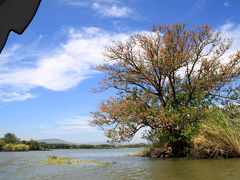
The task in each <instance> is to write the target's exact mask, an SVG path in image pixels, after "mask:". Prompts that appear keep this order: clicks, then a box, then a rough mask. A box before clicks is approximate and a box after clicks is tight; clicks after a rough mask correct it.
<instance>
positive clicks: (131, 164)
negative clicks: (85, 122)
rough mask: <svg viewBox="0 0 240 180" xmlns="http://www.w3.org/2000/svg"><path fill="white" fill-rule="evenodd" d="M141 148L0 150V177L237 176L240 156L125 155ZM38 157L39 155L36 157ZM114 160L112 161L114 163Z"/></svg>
mask: <svg viewBox="0 0 240 180" xmlns="http://www.w3.org/2000/svg"><path fill="white" fill-rule="evenodd" d="M139 150H140V149H90V150H54V151H46V152H45V151H37V152H0V180H5V179H6V180H8V179H11V180H12V179H17V180H21V179H23V180H25V179H41V180H42V179H49V180H50V179H51V180H52V179H56V180H59V179H83V180H85V179H91V180H95V179H97V180H101V179H104V180H108V179H113V180H114V179H116V180H118V179H120V180H121V179H126V180H128V179H129V180H131V179H139V180H141V179H144V180H145V179H153V180H155V179H156V180H160V179H163V180H165V179H167V180H175V179H184V180H188V179H189V180H192V179H204V180H205V179H239V177H240V159H227V160H224V159H222V160H183V159H165V160H163V159H149V158H144V157H124V156H123V155H124V154H131V153H134V152H136V151H139ZM47 156H57V157H69V158H79V159H81V160H94V161H102V162H111V163H106V164H103V165H102V166H92V165H85V166H67V165H54V164H47V165H46V164H41V163H40V162H39V160H41V159H44V158H45V159H46V157H47ZM36 157H38V158H39V160H38V158H36ZM113 162H114V163H113Z"/></svg>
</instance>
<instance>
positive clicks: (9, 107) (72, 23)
mask: <svg viewBox="0 0 240 180" xmlns="http://www.w3.org/2000/svg"><path fill="white" fill-rule="evenodd" d="M239 7H240V1H238V0H208V1H207V0H88V1H85V0H43V1H42V3H41V5H40V7H39V9H38V12H37V14H36V16H35V18H34V19H33V21H32V22H31V24H30V25H29V27H28V28H27V29H26V31H25V32H24V34H23V35H20V36H19V35H17V34H15V33H11V34H10V36H9V38H8V41H7V43H6V46H5V48H4V49H3V51H2V54H0V117H1V119H0V123H1V126H0V137H2V136H3V135H4V134H5V133H7V132H12V133H14V134H16V135H17V136H18V137H20V138H21V139H26V140H29V139H31V138H33V139H44V138H61V139H64V140H68V141H71V142H76V143H92V142H105V141H106V138H105V137H104V133H103V132H102V131H101V130H100V129H98V128H93V127H90V126H89V125H88V121H89V120H90V119H91V115H90V113H89V112H90V111H94V110H95V109H96V107H97V104H98V103H99V102H101V99H103V98H106V97H108V96H110V95H113V92H112V91H107V92H104V93H100V94H93V93H91V89H92V88H96V87H97V82H98V81H99V80H100V79H101V78H102V74H100V73H99V72H96V71H95V70H94V67H95V65H97V64H103V63H104V58H103V56H102V52H103V50H104V47H105V46H107V45H109V44H111V42H112V41H114V40H115V41H116V40H125V39H127V38H128V37H129V36H130V35H131V34H134V33H138V32H142V31H148V30H150V29H151V27H152V24H171V23H180V22H185V23H187V24H188V25H197V24H199V25H202V24H205V23H208V24H210V25H212V26H213V28H214V29H215V30H216V31H217V30H219V31H221V32H222V36H224V37H233V38H234V39H235V41H234V44H233V49H232V51H233V50H234V49H236V48H239V47H240V13H239ZM140 137H141V134H140V133H139V134H138V135H137V136H136V138H134V139H133V141H132V142H133V143H136V142H141V141H142V140H141V138H140Z"/></svg>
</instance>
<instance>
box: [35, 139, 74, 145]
mask: <svg viewBox="0 0 240 180" xmlns="http://www.w3.org/2000/svg"><path fill="white" fill-rule="evenodd" d="M37 141H38V142H45V143H61V144H75V143H72V142H68V141H65V140H62V139H39V140H37Z"/></svg>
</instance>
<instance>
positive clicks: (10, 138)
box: [3, 133, 20, 144]
mask: <svg viewBox="0 0 240 180" xmlns="http://www.w3.org/2000/svg"><path fill="white" fill-rule="evenodd" d="M3 139H4V141H5V142H6V143H13V144H17V143H19V142H20V139H19V138H17V137H16V136H15V134H13V133H6V134H5V135H4V138H3Z"/></svg>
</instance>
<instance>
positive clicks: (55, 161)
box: [34, 156, 116, 167]
mask: <svg viewBox="0 0 240 180" xmlns="http://www.w3.org/2000/svg"><path fill="white" fill-rule="evenodd" d="M34 159H35V160H37V159H41V160H40V161H39V162H40V163H41V164H43V165H69V166H73V167H79V166H83V165H92V166H104V165H106V164H115V163H116V162H104V161H96V160H82V159H79V158H70V157H57V156H47V157H46V158H37V157H35V158H34Z"/></svg>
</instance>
